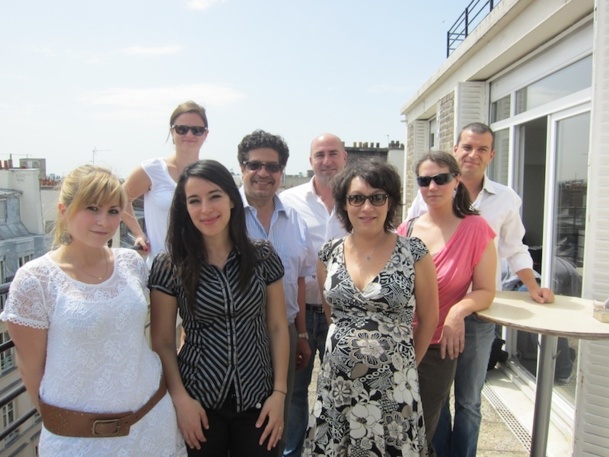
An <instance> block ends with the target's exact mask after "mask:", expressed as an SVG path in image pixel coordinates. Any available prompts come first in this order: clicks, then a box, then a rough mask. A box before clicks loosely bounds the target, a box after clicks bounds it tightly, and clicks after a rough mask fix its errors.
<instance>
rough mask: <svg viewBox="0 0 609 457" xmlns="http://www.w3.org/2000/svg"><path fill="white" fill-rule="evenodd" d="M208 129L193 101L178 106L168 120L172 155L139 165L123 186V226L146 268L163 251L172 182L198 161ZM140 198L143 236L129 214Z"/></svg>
mask: <svg viewBox="0 0 609 457" xmlns="http://www.w3.org/2000/svg"><path fill="white" fill-rule="evenodd" d="M208 126H209V124H208V123H207V114H206V112H205V108H204V107H203V106H201V105H199V104H197V103H195V102H193V101H187V102H184V103H182V104H180V105H178V107H177V108H176V109H175V110H174V111H173V113H172V114H171V117H170V119H169V134H170V135H171V138H172V141H173V144H174V145H175V152H174V154H172V155H170V156H169V157H162V158H155V159H150V160H146V161H144V162H142V164H141V165H140V166H139V167H137V168H136V169H135V170H133V172H131V174H130V175H129V177H128V178H127V180H126V181H125V183H124V184H123V187H124V189H125V191H126V193H127V198H128V202H127V206H126V207H125V210H124V211H123V222H125V224H126V225H127V227H128V228H129V230H130V231H131V233H133V235H134V236H135V246H136V247H137V248H138V249H141V250H142V251H143V252H144V253H146V254H148V265H151V263H152V259H154V257H155V256H156V255H157V254H158V253H159V252H164V251H165V250H166V249H165V237H166V236H167V226H168V223H169V222H168V219H169V216H168V215H169V207H170V206H171V200H172V198H173V194H174V191H175V188H176V182H177V180H178V177H179V176H180V174H181V173H182V170H184V168H186V166H188V165H190V164H191V163H194V162H196V161H197V160H199V151H200V150H201V146H203V143H204V142H205V140H206V139H207V134H208V132H209V130H208ZM142 195H143V196H144V221H145V224H146V233H144V230H143V229H142V227H141V226H140V224H139V222H138V221H137V219H136V217H135V213H134V211H133V200H135V199H137V198H138V197H140V196H142Z"/></svg>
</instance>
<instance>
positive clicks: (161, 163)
mask: <svg viewBox="0 0 609 457" xmlns="http://www.w3.org/2000/svg"><path fill="white" fill-rule="evenodd" d="M142 169H143V170H144V171H145V172H146V174H147V175H148V177H149V178H150V190H149V191H148V192H146V193H145V194H144V221H145V222H146V235H147V236H148V240H149V241H150V252H149V253H148V260H147V263H148V266H149V267H150V266H151V265H152V261H153V260H154V258H155V257H156V255H157V254H159V253H160V252H165V251H166V250H167V249H165V238H166V237H167V228H168V226H169V209H170V208H171V202H172V201H173V194H174V193H175V189H176V182H175V181H174V180H173V178H172V177H171V175H170V174H169V170H168V169H167V162H165V159H162V158H159V159H150V160H146V161H144V162H142Z"/></svg>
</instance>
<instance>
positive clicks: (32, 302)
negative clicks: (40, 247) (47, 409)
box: [0, 249, 186, 457]
mask: <svg viewBox="0 0 609 457" xmlns="http://www.w3.org/2000/svg"><path fill="white" fill-rule="evenodd" d="M113 253H114V259H115V263H114V271H113V273H112V275H111V276H110V278H109V279H108V280H107V281H105V282H103V283H102V284H98V285H91V284H85V283H81V282H79V281H75V280H74V279H72V278H70V277H69V276H68V275H66V274H65V273H64V272H63V270H61V269H60V268H59V267H58V266H57V264H56V263H55V262H54V261H53V260H52V259H51V257H50V256H49V254H46V255H44V256H43V257H40V258H38V259H35V260H32V261H31V262H28V263H27V264H26V265H24V266H23V267H22V268H20V269H19V270H18V271H17V274H16V275H15V279H14V280H13V283H12V284H11V288H10V292H9V297H8V300H7V302H6V306H5V309H4V311H3V312H2V314H1V315H0V319H2V320H4V321H11V322H14V323H16V324H19V325H24V326H28V327H34V328H39V329H48V341H47V358H46V365H45V370H44V375H43V377H42V382H41V384H40V397H41V398H42V399H43V400H44V401H45V402H46V403H49V404H52V405H56V406H61V407H64V408H69V409H74V410H79V411H86V412H100V413H111V412H123V411H134V410H137V409H138V408H140V407H141V406H142V405H143V404H144V403H146V401H147V400H148V399H149V398H150V397H151V396H152V395H153V394H154V393H155V392H156V390H157V389H158V386H159V379H160V376H161V362H160V359H159V357H158V356H157V354H156V353H154V352H153V351H152V350H151V349H150V347H149V345H148V342H147V340H146V337H145V335H144V325H145V322H146V319H147V313H148V304H147V296H146V294H147V289H146V278H147V272H146V266H145V264H144V261H143V260H142V259H141V257H140V256H139V255H138V254H137V253H136V252H134V251H131V250H128V249H114V250H113ZM39 452H40V455H41V456H42V457H45V456H62V457H65V456H78V457H82V456H87V457H92V456H108V457H110V456H111V457H117V456H125V457H127V456H158V457H170V456H185V455H186V448H185V445H184V441H183V439H182V436H181V435H180V432H179V431H178V427H177V422H176V415H175V410H174V408H173V404H172V402H171V398H170V396H169V394H167V395H165V397H164V398H163V399H161V401H160V402H159V403H157V405H156V406H155V407H154V408H153V409H152V410H151V411H150V412H149V413H148V414H147V415H146V416H144V417H143V418H142V419H141V420H140V421H139V422H137V423H136V424H135V425H133V426H132V427H131V430H130V432H129V435H128V436H124V437H114V438H69V437H64V436H58V435H55V434H53V433H51V432H49V431H48V430H46V429H45V428H44V426H43V428H42V432H41V435H40V444H39Z"/></svg>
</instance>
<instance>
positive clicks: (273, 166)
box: [243, 160, 283, 173]
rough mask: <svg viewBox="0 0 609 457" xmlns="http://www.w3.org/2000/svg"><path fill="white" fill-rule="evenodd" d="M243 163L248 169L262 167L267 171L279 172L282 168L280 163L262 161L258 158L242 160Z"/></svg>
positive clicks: (255, 169) (253, 169)
mask: <svg viewBox="0 0 609 457" xmlns="http://www.w3.org/2000/svg"><path fill="white" fill-rule="evenodd" d="M243 165H244V166H245V168H246V169H248V170H249V171H258V170H260V169H261V168H263V167H264V169H265V170H266V171H268V172H269V173H279V172H280V171H281V170H283V165H281V164H280V163H277V162H267V163H264V162H259V161H258V160H252V161H251V162H248V161H247V160H244V161H243Z"/></svg>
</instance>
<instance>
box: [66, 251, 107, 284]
mask: <svg viewBox="0 0 609 457" xmlns="http://www.w3.org/2000/svg"><path fill="white" fill-rule="evenodd" d="M104 260H105V266H104V274H103V275H102V276H99V275H94V274H91V273H89V272H88V271H87V270H85V269H84V268H82V267H81V266H79V265H77V264H76V263H75V262H72V265H73V266H75V267H76V268H77V269H78V270H80V271H82V272H83V273H84V274H86V275H87V276H89V277H91V278H95V279H97V280H98V281H101V280H102V279H104V278H105V277H107V276H108V255H107V254H106V252H105V251H104Z"/></svg>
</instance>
